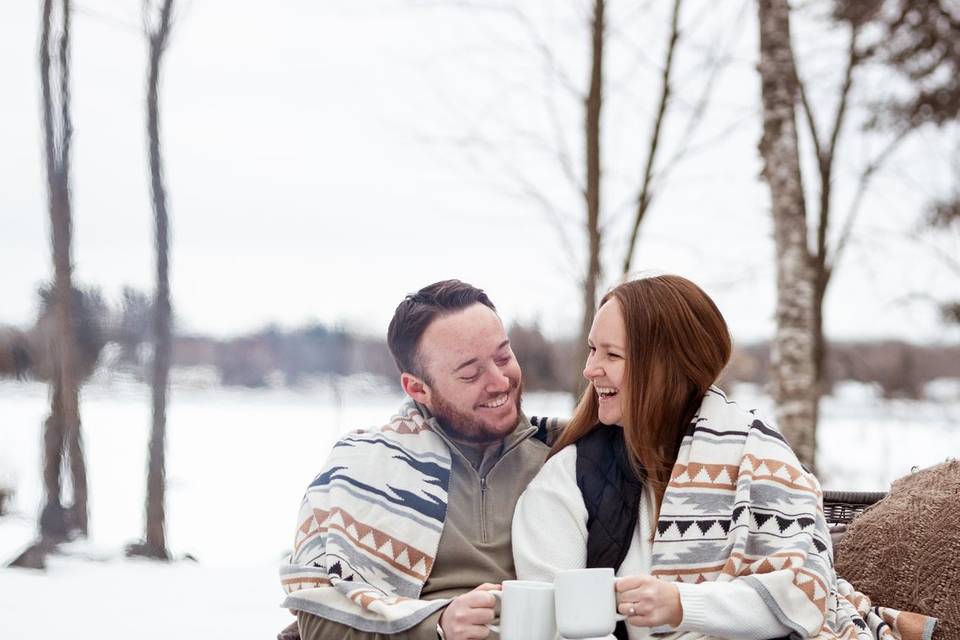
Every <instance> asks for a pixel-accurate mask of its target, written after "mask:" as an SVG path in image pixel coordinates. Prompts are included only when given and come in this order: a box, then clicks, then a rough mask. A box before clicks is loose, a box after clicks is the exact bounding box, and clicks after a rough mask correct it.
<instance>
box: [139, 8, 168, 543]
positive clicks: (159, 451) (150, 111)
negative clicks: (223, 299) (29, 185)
mask: <svg viewBox="0 0 960 640" xmlns="http://www.w3.org/2000/svg"><path fill="white" fill-rule="evenodd" d="M172 10H173V0H165V1H164V3H163V6H162V8H161V10H160V18H159V24H158V26H157V29H156V31H155V32H153V33H151V34H149V36H150V69H149V72H148V77H147V135H148V137H149V140H150V150H149V155H150V158H149V160H150V186H151V193H152V195H153V215H154V220H155V223H156V224H155V233H156V237H155V241H156V249H157V291H156V298H155V300H154V323H153V326H154V349H153V371H152V374H153V375H152V386H153V425H152V429H151V433H150V452H149V455H150V461H149V466H148V470H147V503H146V518H147V521H146V532H145V536H144V541H145V547H146V548H145V550H144V551H145V555H149V556H151V557H155V558H160V559H167V558H169V552H168V551H167V542H166V533H165V506H164V502H165V487H166V482H165V476H166V463H165V456H166V431H167V390H168V387H169V378H170V359H171V351H172V339H171V327H170V316H171V308H170V279H169V239H170V227H169V219H168V215H167V195H166V187H165V186H164V182H163V158H162V156H161V153H160V104H159V84H160V63H161V60H162V57H163V52H164V49H165V47H166V42H167V36H168V34H169V29H170V14H171V12H172Z"/></svg>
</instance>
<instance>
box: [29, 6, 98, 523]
mask: <svg viewBox="0 0 960 640" xmlns="http://www.w3.org/2000/svg"><path fill="white" fill-rule="evenodd" d="M59 5H60V11H59V14H58V17H59V19H60V33H59V38H58V41H57V43H56V71H58V72H59V77H58V79H57V80H58V86H57V87H56V89H57V90H58V91H57V94H56V95H54V91H55V88H54V83H55V81H54V79H53V77H52V76H53V72H54V69H53V67H54V64H53V61H52V46H51V31H52V24H51V22H52V19H53V13H54V0H44V3H43V10H42V14H41V20H42V23H41V36H40V83H41V88H42V94H43V130H44V141H45V149H44V150H45V155H46V169H47V194H48V203H49V209H50V233H51V248H52V257H53V269H54V281H53V291H54V295H53V297H54V300H55V305H54V306H55V308H56V310H57V312H56V314H55V317H56V318H57V329H58V330H57V332H56V338H55V344H54V346H55V353H56V354H57V357H56V358H55V363H56V375H55V376H54V378H53V385H52V386H53V389H52V393H51V412H50V417H49V418H48V419H47V422H46V425H45V433H44V452H45V453H44V487H45V490H46V506H45V507H44V510H43V513H42V514H41V519H40V532H41V535H42V536H45V537H61V536H64V535H66V534H67V533H68V532H69V531H70V530H76V531H77V532H79V533H80V534H82V535H86V533H87V475H86V465H85V464H84V460H83V447H82V442H81V436H80V411H79V392H78V388H77V386H78V385H77V380H76V376H75V373H76V368H75V366H74V358H75V355H76V354H75V345H74V341H73V336H74V318H73V309H72V307H73V305H72V304H71V297H72V291H73V284H72V279H73V276H72V272H73V262H72V258H71V238H72V234H73V231H72V226H73V222H72V214H71V206H70V144H71V140H72V137H73V124H72V121H71V118H70V0H61V2H60V3H59ZM57 107H59V110H58V109H57ZM64 445H66V451H67V458H68V459H69V468H70V472H71V484H72V488H73V504H72V505H71V507H70V511H69V516H68V517H67V514H66V512H65V510H64V509H63V508H62V506H61V502H60V500H61V498H60V492H61V483H60V469H61V461H62V459H63V457H64V455H63V448H64ZM65 517H67V519H65Z"/></svg>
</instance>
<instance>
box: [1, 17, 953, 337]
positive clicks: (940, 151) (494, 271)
mask: <svg viewBox="0 0 960 640" xmlns="http://www.w3.org/2000/svg"><path fill="white" fill-rule="evenodd" d="M443 4H444V3H422V2H394V1H386V0H378V1H372V0H371V1H367V2H320V3H318V2H310V1H302V2H301V1H293V0H277V1H276V2H270V3H263V2H253V1H247V0H193V1H192V2H189V3H181V7H180V9H181V10H180V11H179V15H178V22H177V23H176V26H175V32H174V34H173V38H172V41H171V44H170V48H169V50H168V53H167V57H166V58H165V63H164V77H163V85H162V88H161V92H162V107H163V112H162V127H163V132H162V134H163V145H164V147H163V148H164V153H165V160H166V173H167V178H168V187H169V200H170V215H171V222H172V230H173V236H172V253H171V269H172V271H171V280H172V283H171V284H172V292H173V300H174V306H175V312H176V313H177V315H178V318H179V321H180V326H181V329H182V330H184V331H191V332H193V331H195V332H207V333H213V334H215V335H221V336H226V335H233V334H237V333H240V332H244V331H249V330H253V329H256V328H258V327H261V326H263V325H265V324H267V323H272V322H275V323H278V324H281V325H284V326H291V325H295V324H298V323H301V322H304V321H308V320H319V321H323V322H327V323H344V324H346V325H347V326H348V327H351V328H354V329H357V330H361V331H364V332H367V333H373V334H380V335H382V334H384V333H385V328H386V324H387V322H388V321H389V318H390V315H391V313H392V311H393V308H394V307H395V306H396V304H397V302H398V301H399V300H400V299H401V298H402V296H403V295H404V294H406V293H408V292H410V291H413V290H415V289H417V288H419V287H421V286H423V285H425V284H428V283H430V282H433V281H435V280H439V279H444V278H449V277H459V278H461V279H464V280H467V281H469V282H471V283H473V284H476V285H478V286H480V287H482V288H484V289H486V290H487V291H488V292H489V293H490V294H491V297H492V298H493V299H494V301H495V303H496V304H497V305H498V307H499V308H500V310H501V312H502V315H503V316H504V317H505V319H507V320H508V321H510V320H513V319H519V320H523V321H531V320H533V319H539V320H540V322H541V324H542V325H543V327H544V328H545V329H546V330H547V332H548V333H549V334H551V335H570V334H573V333H574V332H575V331H576V329H577V327H578V326H579V320H578V318H579V315H580V313H581V312H580V306H579V305H580V296H579V295H578V284H577V282H578V278H579V277H580V276H579V274H580V272H581V270H582V266H581V265H582V264H583V261H584V258H583V245H584V240H583V234H582V231H581V228H580V226H579V225H580V224H581V223H580V221H581V220H582V216H583V214H582V210H583V206H582V204H581V201H580V200H579V198H578V195H577V193H576V190H575V189H574V188H572V187H571V185H570V184H569V181H568V180H566V179H565V178H564V176H563V173H562V171H561V170H560V169H559V164H558V163H557V162H556V152H555V150H556V149H558V148H564V147H565V148H567V149H568V150H569V154H570V156H571V159H572V162H573V163H574V169H575V171H576V172H578V173H582V171H581V170H580V168H579V167H580V164H579V162H580V160H579V158H580V157H581V155H582V154H581V148H582V141H581V140H582V138H581V137H580V132H579V129H578V127H579V126H580V123H581V122H582V112H581V106H580V103H578V102H577V100H576V99H575V97H573V96H572V95H571V91H570V90H569V89H568V88H567V85H568V84H570V85H575V87H576V88H579V89H580V90H583V89H584V87H585V86H586V78H587V58H586V53H587V42H588V41H587V36H586V31H585V30H584V29H585V27H584V24H583V23H582V21H578V20H577V17H578V16H582V15H584V14H585V13H586V10H585V6H586V3H584V2H579V3H578V2H559V1H558V2H527V3H525V4H524V3H521V4H524V6H526V7H527V8H528V13H529V16H530V22H529V23H523V22H522V21H519V20H517V18H516V16H511V15H509V14H505V13H504V12H498V11H490V10H488V9H450V8H449V7H443V6H437V5H443ZM39 5H40V2H39V0H38V1H37V2H4V3H3V5H2V8H0V87H3V93H2V96H3V97H2V101H0V104H2V106H0V324H3V323H7V324H15V325H22V326H26V325H28V324H29V323H31V322H32V319H33V317H34V316H35V313H36V296H35V293H34V292H35V289H36V287H37V285H38V284H39V283H41V282H42V281H44V280H45V279H47V278H49V277H50V274H51V271H52V267H51V260H50V257H49V250H48V246H49V241H48V212H47V210H46V190H45V176H44V175H43V171H42V168H43V163H42V157H41V142H42V133H41V129H40V117H39V114H40V110H39V96H40V91H39V73H38V68H37V62H36V60H37V38H38V29H39ZM74 5H75V7H76V12H77V13H76V15H75V18H74V22H73V66H72V74H73V85H72V91H73V96H74V103H73V107H74V108H73V122H74V126H75V130H76V134H75V138H74V142H75V144H74V150H75V153H74V154H73V168H74V171H73V175H72V185H73V196H74V199H73V202H74V229H75V237H74V245H73V256H74V262H75V265H76V270H75V274H76V280H77V281H78V282H80V283H82V284H85V285H99V286H100V287H101V288H102V290H103V292H104V294H105V295H106V296H107V297H108V299H110V300H115V299H116V298H117V296H118V294H119V291H120V289H121V287H122V286H123V285H125V284H130V285H133V286H136V287H139V288H142V289H144V290H151V288H152V284H151V283H152V280H153V275H152V270H153V268H154V267H153V250H152V242H153V239H152V233H153V230H152V212H151V209H150V197H149V190H148V181H147V164H146V153H145V134H144V113H143V96H144V85H145V74H146V58H145V53H146V47H145V43H144V38H143V37H142V34H141V33H139V31H138V25H139V15H138V13H137V12H138V9H139V6H140V2H138V1H135V0H83V1H82V2H75V3H74ZM666 11H667V8H666V7H665V6H664V3H662V2H649V1H648V2H641V3H639V4H638V3H634V2H630V3H618V2H611V9H610V25H611V29H612V31H613V32H614V33H615V37H614V39H613V40H612V41H611V44H610V46H609V47H608V53H609V58H608V60H607V64H606V68H605V71H606V73H607V79H608V83H607V85H606V90H607V93H606V96H605V98H606V105H607V111H606V112H605V114H604V121H603V126H604V158H605V161H606V162H607V166H608V169H609V172H608V174H607V176H606V181H605V185H604V186H605V189H606V191H605V204H604V224H605V227H604V228H605V231H606V240H605V247H606V253H605V258H606V263H605V267H606V269H607V274H608V277H607V278H606V280H605V286H608V285H609V284H610V283H612V282H613V281H614V280H615V276H616V275H617V272H618V270H619V263H620V262H621V260H622V252H623V249H624V245H625V230H626V229H627V228H628V227H629V224H630V219H629V218H630V206H629V202H630V200H631V198H632V197H633V196H634V195H635V190H636V187H637V185H638V182H639V176H640V175H641V172H642V152H643V150H644V149H645V141H646V140H647V137H648V135H649V129H650V123H651V121H652V110H653V105H654V101H655V99H656V95H657V91H658V90H659V85H658V80H657V77H658V70H657V65H658V64H659V62H658V61H659V60H660V59H661V58H662V54H663V49H664V42H665V36H666V25H667V18H668V16H667V13H666ZM753 12H754V5H753V3H752V2H746V1H745V0H724V2H723V3H718V2H715V1H711V2H707V0H699V1H696V0H691V1H690V2H688V3H685V13H684V16H683V19H684V21H685V22H684V24H685V25H686V28H687V35H688V40H687V42H688V43H689V44H690V45H692V46H690V47H689V48H688V49H687V50H685V51H684V52H683V53H682V54H681V56H680V58H679V59H678V68H677V86H676V93H675V95H676V97H677V102H676V104H677V107H678V108H677V110H676V111H675V112H674V115H673V116H672V118H671V119H670V120H668V123H667V137H666V139H665V141H664V150H665V151H664V155H663V158H664V159H666V158H669V157H671V156H672V155H673V153H674V152H675V151H676V149H677V148H678V145H679V140H681V139H682V137H683V132H684V131H685V128H686V123H687V122H688V121H689V117H690V113H691V111H692V110H693V108H694V105H695V103H696V100H697V97H698V96H700V95H701V94H702V92H703V91H704V89H705V88H706V87H707V86H708V74H707V73H706V72H705V71H704V69H706V68H709V66H710V60H711V59H715V58H716V57H717V56H719V55H722V54H728V55H729V56H730V62H729V64H727V65H726V66H725V67H723V69H722V72H721V73H720V75H718V76H717V77H716V79H715V81H714V84H713V85H712V86H713V90H712V93H711V102H710V106H709V108H708V111H707V114H708V115H707V117H706V118H705V119H704V120H703V122H702V124H701V125H700V126H699V128H697V129H696V130H695V131H694V133H693V136H692V138H691V141H692V147H691V151H690V153H689V154H687V155H686V156H685V158H684V159H683V160H682V161H680V162H679V163H678V164H677V165H676V168H675V170H674V171H673V172H672V173H671V174H670V175H669V177H668V178H667V179H666V180H663V181H661V182H660V183H658V185H657V186H658V189H657V191H656V194H655V201H654V205H653V208H652V209H651V211H650V213H649V216H648V219H647V220H646V221H645V222H644V225H643V227H642V228H641V240H640V243H639V245H638V249H637V252H636V267H637V269H638V270H642V269H649V270H655V271H660V272H675V273H679V274H681V275H685V276H688V277H690V278H691V279H693V280H695V281H696V282H698V283H700V284H701V285H702V286H704V288H706V289H707V291H708V292H709V293H710V294H711V295H713V296H714V298H715V299H716V301H717V303H718V305H719V306H720V308H721V310H722V311H723V312H724V314H725V315H726V317H727V319H728V321H729V323H730V325H731V328H732V330H733V332H734V336H735V337H736V338H738V339H740V340H753V339H758V338H766V337H770V336H771V335H772V332H773V309H774V302H775V290H774V277H775V275H774V262H773V259H774V246H773V241H772V236H771V233H772V222H771V219H770V214H769V192H768V190H767V187H766V185H765V184H764V183H762V182H761V180H760V179H759V171H760V167H761V163H760V160H759V157H758V153H757V141H758V140H759V136H760V126H761V124H760V119H759V79H758V77H757V74H756V71H755V65H756V49H757V46H756V22H755V18H754V15H753ZM531 25H532V27H531ZM797 25H798V26H797V29H798V31H799V33H800V36H802V38H801V39H802V41H801V42H800V43H799V44H798V49H799V53H798V56H799V57H800V58H801V60H802V61H808V62H807V64H806V66H805V67H804V66H802V68H801V72H802V73H806V74H809V76H810V77H811V78H815V79H816V80H817V81H819V82H821V84H820V85H817V87H815V88H814V90H813V97H814V101H815V103H816V104H817V106H818V109H819V110H820V112H821V119H822V120H824V122H825V121H826V119H827V117H828V116H829V111H830V110H831V109H832V108H833V106H832V103H831V102H830V101H829V98H828V96H829V91H830V82H831V81H832V79H835V77H836V73H837V67H838V66H839V62H838V61H839V60H840V59H841V58H840V57H838V56H839V55H842V52H841V49H842V40H839V39H838V38H837V37H836V34H831V33H829V32H826V31H824V30H823V28H822V27H821V26H819V25H818V24H817V23H816V21H815V20H808V22H807V23H806V24H805V23H802V22H800V21H798V23H797ZM531 28H532V30H533V31H531ZM538 39H539V41H541V42H542V44H543V45H544V47H542V48H538V47H537V46H535V43H536V42H537V41H538ZM546 49H549V50H551V51H553V52H554V54H553V55H554V57H553V58H552V59H550V60H548V59H546V58H545V57H544V55H543V51H544V50H546ZM803 64H804V63H803V62H801V65H803ZM866 81H867V82H866V85H865V86H866V87H876V86H879V85H883V84H884V83H886V82H888V81H889V79H888V78H885V77H884V76H883V75H882V74H879V75H878V74H877V73H876V72H874V73H873V74H872V75H871V76H870V77H869V78H867V79H866ZM858 100H860V102H861V103H862V102H863V100H864V98H863V96H862V95H861V96H859V97H858ZM855 111H856V109H855ZM551 113H555V114H556V121H555V122H556V126H554V120H553V119H552V117H551V116H550V114H551ZM560 140H562V141H563V142H562V143H561V142H560ZM845 140H846V141H848V142H849V144H848V145H847V146H845V147H844V149H845V150H846V155H844V156H842V157H841V158H840V169H839V174H838V178H837V198H838V199H837V209H838V212H839V213H838V215H842V214H845V212H846V210H847V207H848V205H849V202H850V198H851V194H852V184H853V182H852V181H853V178H854V176H856V175H857V172H858V171H859V170H860V169H861V167H862V166H863V163H864V162H865V159H867V158H869V157H872V154H873V153H875V152H876V151H877V150H878V149H879V148H880V146H881V145H882V142H883V139H882V137H878V136H873V137H870V136H866V137H865V136H861V135H860V134H858V133H857V132H856V131H853V130H851V132H849V135H848V138H846V139H845ZM956 142H957V136H956V134H955V133H953V132H950V133H942V132H935V131H921V132H920V133H919V134H918V135H917V136H915V137H914V138H913V139H912V140H911V141H910V142H909V143H908V144H907V145H905V146H904V147H903V149H902V150H901V152H900V153H899V154H898V155H897V156H896V157H895V158H894V161H893V162H891V163H890V165H888V166H887V168H885V169H884V170H883V171H882V172H881V173H880V174H879V175H878V177H877V180H876V182H875V187H876V188H875V189H873V190H872V191H871V193H870V195H869V197H868V198H867V200H866V201H865V203H864V207H863V210H862V211H861V217H860V219H859V220H858V224H857V227H856V233H855V236H854V240H853V242H852V244H851V247H850V251H849V253H848V254H847V255H846V256H845V257H844V260H843V262H842V264H841V266H840V268H839V270H838V272H837V274H836V277H835V281H834V283H833V285H832V287H831V289H830V295H829V299H828V315H827V321H826V322H827V328H828V333H829V334H830V335H831V336H833V337H837V338H874V337H897V338H905V339H910V340H918V341H937V340H956V339H957V337H958V336H957V333H956V332H953V333H951V332H948V331H946V330H945V329H944V328H943V326H942V325H941V324H940V323H939V322H938V320H937V317H936V314H935V312H934V309H933V305H932V303H931V300H935V299H939V298H943V297H944V296H948V295H953V294H954V293H955V292H956V291H957V290H958V286H957V283H958V276H957V273H955V272H950V271H949V270H948V269H946V268H945V267H944V264H943V262H942V260H940V259H939V258H938V257H937V256H936V251H938V250H940V251H956V250H957V249H960V247H958V244H957V242H956V239H955V238H953V239H950V238H940V239H939V240H938V241H937V244H936V245H935V246H934V247H933V248H932V246H931V245H930V244H928V243H920V242H917V241H916V240H913V239H910V238H909V235H910V234H911V232H912V231H914V230H915V229H916V228H917V224H918V220H919V219H920V213H921V212H922V207H923V204H924V203H925V202H926V201H927V200H928V199H929V198H931V197H932V196H935V195H937V194H942V193H944V192H946V190H947V189H948V188H949V186H950V182H949V181H950V179H951V175H952V174H951V165H950V163H951V162H956V158H955V157H954V156H953V155H951V154H952V151H951V149H953V148H955V145H956ZM808 168H810V167H808ZM520 184H526V185H529V186H530V187H531V189H532V190H535V191H537V193H538V194H539V195H540V196H541V197H543V198H546V199H547V200H549V202H550V205H551V207H552V208H551V209H550V210H548V209H547V208H546V207H545V206H543V203H542V202H537V201H536V200H535V199H533V198H531V197H524V196H522V195H519V194H518V191H519V185H520ZM810 184H811V185H813V184H814V183H813V182H812V181H811V182H810ZM813 196H815V192H811V197H810V202H811V203H812V202H813V201H814V200H813ZM558 228H562V233H561V231H560V230H558ZM564 238H566V239H564ZM565 243H569V244H565Z"/></svg>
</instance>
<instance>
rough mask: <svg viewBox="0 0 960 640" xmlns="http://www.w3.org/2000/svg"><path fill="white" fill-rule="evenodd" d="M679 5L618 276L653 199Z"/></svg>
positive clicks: (627, 266) (627, 267)
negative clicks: (654, 170)
mask: <svg viewBox="0 0 960 640" xmlns="http://www.w3.org/2000/svg"><path fill="white" fill-rule="evenodd" d="M681 5H682V0H674V2H673V11H672V13H671V16H670V39H669V40H668V42H667V54H666V61H665V63H664V65H663V75H662V77H661V85H660V101H659V103H658V105H657V114H656V116H655V118H654V121H653V133H652V135H651V136H650V146H649V148H648V150H647V159H646V165H645V167H644V170H643V182H642V183H641V185H640V192H639V194H638V196H637V210H636V215H635V216H634V219H633V226H632V228H631V230H630V235H629V240H628V241H627V251H626V254H625V256H624V259H623V269H622V270H621V273H622V274H624V275H626V274H627V273H629V272H630V263H631V262H632V260H633V250H634V247H635V246H636V243H637V233H638V232H639V231H640V223H641V222H643V218H644V216H645V215H646V213H647V208H648V207H649V205H650V200H651V198H652V195H651V191H650V187H651V182H652V180H653V164H654V162H655V161H656V157H657V147H658V146H659V144H660V131H661V128H662V126H663V120H664V118H665V116H666V113H667V105H668V104H669V102H670V72H671V70H672V69H673V55H674V51H675V50H676V47H677V41H678V40H679V39H680V7H681Z"/></svg>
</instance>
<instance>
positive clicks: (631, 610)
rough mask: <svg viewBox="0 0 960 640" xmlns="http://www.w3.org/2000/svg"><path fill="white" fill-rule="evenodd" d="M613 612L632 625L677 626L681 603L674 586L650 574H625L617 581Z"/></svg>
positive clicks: (680, 613)
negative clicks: (619, 614) (623, 617)
mask: <svg viewBox="0 0 960 640" xmlns="http://www.w3.org/2000/svg"><path fill="white" fill-rule="evenodd" d="M617 611H619V612H620V613H622V614H623V615H625V616H627V624H632V625H634V626H636V627H659V626H661V625H664V624H666V625H670V626H671V627H677V626H679V625H680V622H681V621H682V620H683V605H681V604H680V591H679V590H678V589H677V587H676V585H674V584H672V583H670V582H664V581H663V580H657V579H656V578H654V577H653V576H649V575H639V576H628V577H625V578H620V579H618V580H617Z"/></svg>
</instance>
